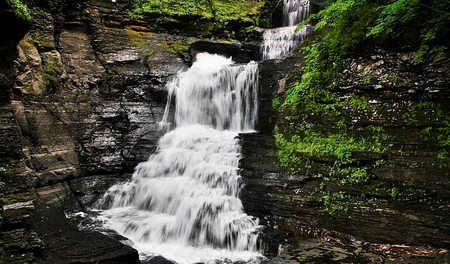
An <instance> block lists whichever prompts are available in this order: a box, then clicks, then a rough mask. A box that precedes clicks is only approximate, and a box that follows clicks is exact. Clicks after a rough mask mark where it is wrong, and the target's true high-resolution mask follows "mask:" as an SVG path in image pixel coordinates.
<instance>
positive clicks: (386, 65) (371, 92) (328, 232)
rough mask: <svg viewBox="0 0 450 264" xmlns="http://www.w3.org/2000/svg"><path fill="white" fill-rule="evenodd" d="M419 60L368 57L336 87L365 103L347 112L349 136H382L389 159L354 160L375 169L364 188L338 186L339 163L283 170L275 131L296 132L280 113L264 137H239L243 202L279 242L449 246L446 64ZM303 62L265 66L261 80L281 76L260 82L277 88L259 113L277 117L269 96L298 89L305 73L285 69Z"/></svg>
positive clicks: (372, 53)
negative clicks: (334, 172) (299, 77)
mask: <svg viewBox="0 0 450 264" xmlns="http://www.w3.org/2000/svg"><path fill="white" fill-rule="evenodd" d="M413 58H414V53H411V52H408V51H407V50H396V51H386V50H382V49H376V48H374V49H370V50H367V51H365V52H364V54H361V55H360V56H357V57H356V58H355V59H352V60H349V61H348V62H347V66H346V67H345V68H343V69H342V71H341V73H340V79H339V81H338V82H337V83H335V85H334V88H333V89H334V90H333V92H334V93H335V94H336V96H337V98H341V99H342V101H344V100H346V99H347V98H354V99H355V100H358V98H359V100H360V101H361V102H364V104H365V105H364V106H362V105H361V104H359V103H355V104H353V105H352V106H351V107H347V108H345V109H341V110H342V113H343V116H344V117H345V122H346V124H347V125H348V126H353V127H354V129H353V130H352V131H350V132H349V135H351V136H352V137H355V138H356V137H357V136H372V134H373V133H375V132H376V133H380V134H382V135H384V136H383V138H382V139H381V140H382V144H384V145H385V146H386V148H387V150H386V151H385V152H384V153H379V152H377V151H373V152H371V151H367V152H364V153H362V152H360V153H356V152H355V153H352V155H353V156H352V158H354V161H353V163H351V164H349V165H348V166H349V167H351V166H360V167H362V166H367V167H368V168H369V169H368V171H369V174H368V175H369V179H368V181H366V182H364V183H355V184H339V183H337V182H339V181H340V180H341V179H339V176H334V177H336V178H337V179H333V180H330V179H329V178H327V175H326V174H325V173H327V171H329V169H330V168H334V166H335V164H334V160H335V157H333V156H331V155H330V156H324V157H317V158H316V157H311V158H310V161H309V163H308V166H305V170H304V171H305V172H304V174H289V173H287V172H286V170H281V169H280V168H279V166H278V165H279V160H278V149H277V147H276V144H275V139H274V137H273V135H272V132H273V128H274V125H275V124H277V126H278V128H281V129H282V128H283V126H290V125H292V123H290V122H289V121H288V119H285V118H284V117H283V116H279V117H280V118H279V119H278V121H277V120H275V119H274V118H273V119H272V120H269V119H262V120H261V119H260V121H261V122H260V126H261V131H262V132H261V133H256V134H246V135H241V140H242V144H243V156H244V158H243V159H242V160H241V167H242V168H243V171H242V175H243V177H244V181H245V184H246V188H245V189H244V190H243V193H242V199H243V201H244V204H245V205H246V208H247V210H248V213H250V214H253V215H256V216H258V217H259V218H260V219H263V221H265V223H266V225H267V226H268V227H269V228H268V229H267V230H270V229H274V230H281V231H277V232H278V233H281V235H279V237H278V239H277V238H273V237H271V238H270V239H272V241H278V243H279V244H280V245H283V244H289V242H286V241H289V239H292V238H293V237H295V235H294V236H293V234H297V235H300V236H302V237H316V238H320V239H332V240H333V241H334V239H337V240H339V241H341V242H340V243H348V244H350V245H356V246H357V245H361V243H364V242H370V243H387V244H403V245H410V246H414V245H415V246H418V245H419V246H420V245H425V246H433V247H438V248H439V247H443V248H448V247H449V245H450V241H449V239H448V238H449V237H450V236H449V234H450V233H449V232H450V226H449V225H448V221H446V219H448V217H449V210H448V202H449V197H450V188H449V183H450V178H449V174H448V164H447V160H446V158H445V155H446V154H445V153H446V150H448V147H447V146H446V145H445V142H443V141H445V135H447V134H446V132H445V131H446V129H447V125H448V124H447V121H445V120H447V117H446V116H448V105H447V103H446V101H447V100H448V97H449V92H448V86H449V83H450V80H449V79H448V76H449V74H448V73H449V68H448V65H449V64H448V58H440V59H439V60H437V62H435V63H434V64H432V65H431V64H427V65H422V66H414V65H413V64H412V63H411V61H412V59H413ZM288 61H289V62H288ZM301 61H302V59H301V57H299V56H298V55H297V56H294V57H289V58H287V59H285V60H273V61H266V62H263V63H262V65H261V68H260V69H261V75H262V76H263V78H264V76H268V75H269V76H270V75H276V76H277V78H276V79H274V80H272V82H270V80H268V81H262V83H265V84H266V85H267V86H271V87H272V88H270V89H269V90H266V92H264V89H263V90H262V91H263V93H262V99H263V100H262V106H261V108H262V109H263V111H262V113H261V115H262V116H264V115H265V116H273V114H274V113H275V112H274V111H273V109H272V101H271V98H273V96H275V95H276V94H277V93H282V92H283V91H284V90H285V88H286V87H285V85H287V86H289V85H293V83H292V82H291V81H290V80H291V79H290V78H292V77H293V76H296V75H297V74H298V73H297V72H296V71H295V69H298V68H292V69H289V68H286V67H285V64H286V63H287V64H290V65H294V64H295V63H297V64H301ZM289 71H290V73H286V72H289ZM266 74H267V75H266ZM275 80H278V81H275ZM361 98H362V100H361ZM300 121H301V122H303V123H305V124H314V125H318V126H319V127H321V128H322V129H326V128H327V124H330V122H336V121H334V120H324V119H322V118H319V117H315V116H311V115H309V116H307V115H305V116H304V118H301V119H300ZM328 127H329V126H328ZM376 128H379V130H377V131H375V132H374V131H373V130H375V129H376ZM324 133H327V131H326V130H325V132H324ZM328 133H334V132H333V131H328ZM443 139H444V140H443ZM328 177H330V178H331V177H333V176H332V175H330V176H328ZM272 250H273V251H275V252H276V250H277V249H276V248H273V249H272ZM308 263H309V262H308ZM333 263H334V262H333Z"/></svg>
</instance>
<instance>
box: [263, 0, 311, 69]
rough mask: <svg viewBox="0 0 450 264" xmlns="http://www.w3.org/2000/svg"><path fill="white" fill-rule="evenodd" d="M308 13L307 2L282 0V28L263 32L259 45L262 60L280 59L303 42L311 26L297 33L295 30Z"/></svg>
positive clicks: (306, 26) (308, 5) (306, 0)
mask: <svg viewBox="0 0 450 264" xmlns="http://www.w3.org/2000/svg"><path fill="white" fill-rule="evenodd" d="M309 13H310V3H309V0H283V27H281V28H273V29H266V30H265V31H264V34H263V42H262V44H261V52H262V57H263V60H269V59H276V58H279V57H282V56H283V55H285V54H286V53H287V52H289V51H291V50H292V49H293V48H295V47H296V46H297V45H298V44H300V43H301V42H303V41H304V40H305V38H306V36H307V35H308V34H310V33H311V32H312V27H311V25H305V26H304V27H302V28H301V29H300V30H298V31H297V32H296V29H297V25H298V24H299V23H300V22H302V21H304V20H306V19H307V18H308V17H309Z"/></svg>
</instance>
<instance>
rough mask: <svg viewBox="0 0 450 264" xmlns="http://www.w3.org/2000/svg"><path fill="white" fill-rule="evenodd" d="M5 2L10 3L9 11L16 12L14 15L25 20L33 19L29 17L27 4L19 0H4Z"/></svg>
mask: <svg viewBox="0 0 450 264" xmlns="http://www.w3.org/2000/svg"><path fill="white" fill-rule="evenodd" d="M6 2H7V3H8V4H10V6H11V11H12V12H13V13H14V14H16V16H18V17H20V18H21V19H23V20H25V21H31V20H32V19H33V18H32V17H31V12H30V10H29V9H28V6H27V5H26V4H25V3H23V2H22V1H21V0H6Z"/></svg>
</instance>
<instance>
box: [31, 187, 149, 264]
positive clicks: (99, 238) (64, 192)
mask: <svg viewBox="0 0 450 264" xmlns="http://www.w3.org/2000/svg"><path fill="white" fill-rule="evenodd" d="M37 193H38V197H37V200H36V202H35V207H36V211H35V213H34V216H33V218H32V221H31V225H32V227H33V229H34V230H35V231H36V233H37V235H38V236H39V237H40V238H41V239H42V241H43V243H44V244H45V252H44V253H43V255H42V256H40V257H39V259H38V260H37V263H140V261H139V256H138V253H137V251H136V250H135V249H132V248H131V247H129V246H126V245H124V244H122V243H120V242H118V241H117V240H114V239H112V238H110V237H108V236H105V235H103V234H100V233H97V232H85V231H80V230H79V229H78V227H77V223H76V222H75V221H73V220H70V219H68V218H67V217H66V215H65V212H66V211H69V212H76V211H80V210H82V208H81V206H80V205H79V204H78V202H77V200H76V199H75V197H74V196H73V194H72V192H71V190H70V188H69V186H68V185H67V184H58V185H53V186H49V187H45V188H40V189H38V190H37Z"/></svg>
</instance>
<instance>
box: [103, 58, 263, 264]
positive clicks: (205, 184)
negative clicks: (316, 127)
mask: <svg viewBox="0 0 450 264" xmlns="http://www.w3.org/2000/svg"><path fill="white" fill-rule="evenodd" d="M257 88H258V65H257V64H256V63H253V62H251V63H249V64H247V65H233V62H232V60H231V59H227V58H225V57H222V56H219V55H211V54H207V53H201V54H199V55H197V61H196V62H195V63H194V64H193V65H192V67H191V68H190V69H189V70H187V71H185V72H182V73H179V74H178V76H177V78H176V79H175V80H174V81H173V82H172V83H171V84H170V85H169V86H168V89H169V100H168V104H167V107H166V113H165V116H164V119H163V125H164V126H165V127H173V128H174V129H173V130H172V131H169V132H167V133H166V134H165V135H164V136H163V137H162V138H161V139H160V141H159V146H158V150H157V152H156V153H155V154H153V155H152V156H151V157H150V158H149V160H148V161H147V162H144V163H141V164H139V165H138V166H137V167H136V169H135V172H134V174H133V178H132V180H131V181H130V182H127V183H123V184H119V185H115V186H113V187H112V188H110V189H109V190H108V191H107V193H106V194H105V195H104V197H103V198H102V199H101V200H99V201H98V202H97V204H96V208H97V210H98V211H99V217H98V219H99V220H100V221H102V222H103V227H102V228H103V229H104V230H114V231H116V232H117V233H119V234H120V235H122V236H124V237H126V238H128V239H129V241H131V243H132V246H133V247H134V248H136V249H137V250H138V251H139V253H140V256H141V258H142V259H144V260H145V259H146V258H151V257H152V256H157V255H162V256H164V257H165V258H167V259H170V260H173V261H175V262H177V263H199V262H204V263H208V262H217V261H218V260H226V261H250V260H252V259H256V258H258V257H261V254H260V252H258V243H259V242H258V232H259V230H260V228H261V227H260V226H259V223H258V219H257V218H254V217H251V216H248V215H247V214H245V213H244V211H243V206H242V203H241V201H240V199H239V197H238V196H239V192H240V190H241V188H242V183H241V180H240V175H239V174H238V162H239V158H240V145H239V144H238V140H237V139H236V136H237V135H238V132H243V131H251V130H253V129H254V126H255V123H256V118H257V115H256V114H257V105H258V104H257ZM172 99H173V100H172ZM171 101H174V102H175V110H174V111H171V109H170V108H171ZM169 112H171V113H174V119H173V124H171V125H169V124H168V120H169Z"/></svg>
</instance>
